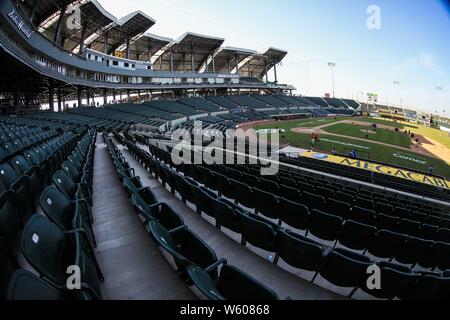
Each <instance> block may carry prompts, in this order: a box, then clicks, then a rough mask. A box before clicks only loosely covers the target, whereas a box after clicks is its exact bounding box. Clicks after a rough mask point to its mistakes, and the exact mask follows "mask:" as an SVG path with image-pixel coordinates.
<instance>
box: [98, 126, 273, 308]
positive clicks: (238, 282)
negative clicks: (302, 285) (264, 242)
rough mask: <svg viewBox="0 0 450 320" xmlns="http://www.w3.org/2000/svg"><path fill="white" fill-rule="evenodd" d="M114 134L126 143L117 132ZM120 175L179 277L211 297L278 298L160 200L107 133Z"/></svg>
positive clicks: (110, 149) (106, 140) (111, 152)
mask: <svg viewBox="0 0 450 320" xmlns="http://www.w3.org/2000/svg"><path fill="white" fill-rule="evenodd" d="M115 137H116V138H117V139H118V140H119V141H122V142H124V143H125V139H124V138H123V137H121V136H120V135H118V134H115ZM104 139H105V143H106V145H107V147H108V151H109V153H110V155H111V157H112V159H113V162H114V165H115V167H116V170H117V173H118V176H119V179H120V180H121V183H122V185H123V186H124V188H125V190H127V192H128V195H129V197H130V200H131V202H132V204H133V207H134V208H135V209H136V212H137V213H138V214H140V215H141V217H142V218H143V220H144V225H145V227H146V229H147V231H148V233H149V235H150V237H151V238H152V239H153V240H154V241H156V242H157V243H158V244H159V246H160V247H162V248H163V249H164V250H165V251H166V252H167V253H168V254H170V255H171V256H172V257H173V259H174V261H175V263H176V266H177V268H178V270H177V272H178V273H179V275H180V278H181V279H182V280H184V281H185V282H186V284H189V285H190V284H194V285H195V286H196V288H197V289H198V290H199V291H200V292H201V293H202V294H203V295H204V296H205V297H207V298H209V299H211V300H225V299H231V300H236V299H237V300H247V299H249V298H250V297H251V299H256V300H258V301H265V300H278V299H279V298H278V295H277V294H276V293H275V292H273V291H272V290H271V289H269V288H267V287H266V286H265V285H263V284H261V283H259V282H258V281H257V280H255V279H253V278H252V277H250V276H249V275H247V274H245V273H244V272H242V271H241V270H239V269H238V268H236V267H233V266H231V265H228V264H227V261H226V260H225V259H220V260H219V259H217V256H216V254H215V252H214V251H213V250H212V249H211V248H210V247H209V246H208V244H207V243H205V242H204V241H203V240H202V239H201V238H200V237H199V236H198V235H196V234H195V233H194V232H192V231H191V230H190V229H189V228H188V227H187V226H186V225H185V224H184V221H183V219H182V218H181V217H180V216H179V215H178V214H176V213H175V212H174V211H173V210H172V209H171V208H170V207H169V206H168V205H167V204H165V203H158V202H157V200H156V198H155V196H154V195H153V194H152V192H151V190H150V189H149V188H143V186H142V183H141V181H140V178H139V177H136V176H135V175H134V171H133V169H132V168H130V166H129V164H128V163H127V162H126V161H125V160H124V159H123V156H122V154H121V152H120V151H119V149H118V148H117V146H116V145H115V144H114V143H113V142H112V139H111V138H110V137H107V136H104Z"/></svg>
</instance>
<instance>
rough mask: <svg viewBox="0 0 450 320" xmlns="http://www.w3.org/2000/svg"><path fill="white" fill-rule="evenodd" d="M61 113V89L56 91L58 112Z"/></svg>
mask: <svg viewBox="0 0 450 320" xmlns="http://www.w3.org/2000/svg"><path fill="white" fill-rule="evenodd" d="M61 111H62V95H61V89H58V112H61Z"/></svg>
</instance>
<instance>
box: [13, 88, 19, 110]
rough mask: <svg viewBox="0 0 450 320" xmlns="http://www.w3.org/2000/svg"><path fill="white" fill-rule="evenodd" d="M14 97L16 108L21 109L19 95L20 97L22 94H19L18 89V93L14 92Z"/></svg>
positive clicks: (17, 90)
mask: <svg viewBox="0 0 450 320" xmlns="http://www.w3.org/2000/svg"><path fill="white" fill-rule="evenodd" d="M13 95H14V96H13V99H14V106H13V107H14V108H18V107H19V100H20V99H19V95H20V92H19V89H16V91H14V94H13Z"/></svg>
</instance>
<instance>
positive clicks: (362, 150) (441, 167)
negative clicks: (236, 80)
mask: <svg viewBox="0 0 450 320" xmlns="http://www.w3.org/2000/svg"><path fill="white" fill-rule="evenodd" d="M343 119H347V120H348V118H345V117H344V118H338V119H337V120H334V119H327V120H328V121H327V122H323V121H320V122H319V120H321V119H300V120H293V121H287V122H277V123H272V124H267V125H262V126H258V127H256V129H284V130H286V132H285V133H283V134H280V143H281V144H291V145H293V146H296V147H299V148H304V149H308V150H309V149H310V148H311V136H310V135H309V134H302V133H295V132H292V131H291V129H294V128H298V127H309V128H313V127H317V126H320V125H322V124H326V123H333V122H336V121H340V120H343ZM353 120H355V121H358V120H366V119H365V118H353ZM368 122H369V121H368ZM302 123H303V124H304V125H302ZM375 123H379V122H375ZM399 125H401V124H399ZM325 129H327V128H325ZM366 129H367V128H366ZM390 132H391V133H392V134H394V133H395V132H393V131H390ZM348 134H349V135H353V133H348ZM344 135H345V134H344ZM320 139H321V141H320V142H319V143H318V144H317V145H316V148H315V150H316V151H321V152H326V153H331V152H332V150H333V148H335V149H336V151H337V152H338V153H341V154H344V153H347V154H348V152H349V151H350V150H352V149H355V150H356V151H357V152H358V153H359V155H360V156H361V157H367V153H368V152H369V153H370V158H371V159H372V160H375V161H380V162H384V163H387V164H392V165H394V166H399V167H403V168H407V169H412V170H417V171H422V172H428V169H429V167H430V165H431V164H433V165H434V166H435V174H437V175H440V176H444V177H446V178H447V179H450V166H448V165H447V164H446V163H445V162H444V161H442V160H439V159H436V158H432V157H427V156H423V155H419V154H416V153H414V152H407V151H404V150H400V149H398V148H396V147H395V146H392V147H389V146H383V145H379V144H375V143H372V142H371V141H360V140H355V139H352V138H351V137H349V138H344V137H336V136H331V135H326V134H325V135H320ZM390 139H392V138H390ZM432 139H433V138H432ZM325 140H327V141H325ZM408 141H409V140H408ZM382 142H385V141H382ZM387 143H389V142H387ZM344 144H349V145H344ZM399 153H400V156H403V157H409V158H413V159H416V160H419V161H425V164H421V163H418V162H413V161H410V160H406V159H403V158H399V157H398V156H399ZM396 155H397V156H396Z"/></svg>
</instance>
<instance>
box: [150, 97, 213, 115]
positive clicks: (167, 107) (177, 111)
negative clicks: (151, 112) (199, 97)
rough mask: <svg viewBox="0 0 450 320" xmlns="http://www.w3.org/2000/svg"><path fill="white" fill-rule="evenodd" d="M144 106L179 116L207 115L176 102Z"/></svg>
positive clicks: (159, 102) (151, 102) (160, 102)
mask: <svg viewBox="0 0 450 320" xmlns="http://www.w3.org/2000/svg"><path fill="white" fill-rule="evenodd" d="M143 105H144V106H146V107H148V108H152V109H156V110H160V111H165V112H169V113H171V114H174V115H181V116H194V115H196V114H202V113H207V112H206V111H205V110H197V109H195V108H192V107H189V106H187V105H185V104H181V103H178V102H176V101H165V100H161V101H150V102H145V103H144V104H143Z"/></svg>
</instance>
